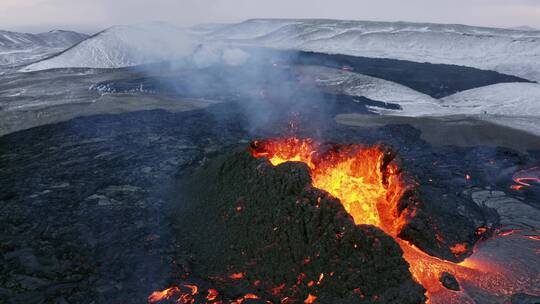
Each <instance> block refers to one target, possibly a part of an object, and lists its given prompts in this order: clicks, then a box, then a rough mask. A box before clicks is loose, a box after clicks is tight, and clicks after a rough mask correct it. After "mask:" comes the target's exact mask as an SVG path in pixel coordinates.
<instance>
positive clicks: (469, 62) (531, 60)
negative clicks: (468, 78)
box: [206, 19, 540, 81]
mask: <svg viewBox="0 0 540 304" xmlns="http://www.w3.org/2000/svg"><path fill="white" fill-rule="evenodd" d="M206 38H207V39H208V41H215V40H221V41H227V42H230V43H234V44H240V45H250V46H264V47H272V48H278V49H299V50H305V51H315V52H323V53H333V54H344V55H353V56H365V57H375V58H391V59H402V60H409V61H416V62H430V63H441V64H455V65H463V66H470V67H475V68H480V69H487V70H494V71H498V72H501V73H506V74H510V75H515V76H519V77H523V78H526V79H529V80H533V81H540V31H531V30H527V31H523V30H513V29H498V28H486V27H474V26H466V25H445V24H430V23H409V22H372V21H340V20H320V19H312V20H311V19H310V20H279V19H275V20H274V19H254V20H248V21H245V22H242V23H238V24H233V25H228V26H225V27H222V28H220V29H218V30H216V31H214V32H213V33H210V34H208V35H207V36H206Z"/></svg>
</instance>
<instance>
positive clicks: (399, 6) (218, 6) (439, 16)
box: [0, 0, 540, 32]
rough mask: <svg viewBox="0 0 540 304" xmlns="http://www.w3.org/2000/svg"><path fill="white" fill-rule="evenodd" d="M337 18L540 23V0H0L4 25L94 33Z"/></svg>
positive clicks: (1, 24) (0, 25) (508, 24)
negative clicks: (144, 26) (159, 25)
mask: <svg viewBox="0 0 540 304" xmlns="http://www.w3.org/2000/svg"><path fill="white" fill-rule="evenodd" d="M263 17H265V18H266V17H271V18H334V19H354V20H386V21H398V20H401V21H418V22H438V23H464V24H471V25H484V26H499V27H513V26H522V25H529V26H533V27H536V28H540V0H265V1H260V0H0V29H7V30H16V31H30V32H38V31H46V30H50V29H55V28H63V29H74V30H79V31H86V32H95V31H98V30H101V29H103V28H106V27H109V26H111V25H115V24H129V23H138V22H145V21H155V20H163V21H168V22H171V23H174V24H178V25H191V24H195V23H204V22H235V21H240V20H243V19H249V18H263Z"/></svg>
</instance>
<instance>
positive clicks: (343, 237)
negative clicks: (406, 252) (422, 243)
mask: <svg viewBox="0 0 540 304" xmlns="http://www.w3.org/2000/svg"><path fill="white" fill-rule="evenodd" d="M179 188H180V193H179V203H180V204H179V205H180V206H179V209H180V211H179V216H178V219H179V228H178V231H177V235H178V236H179V239H180V243H181V244H183V245H184V246H183V248H182V250H185V251H188V252H189V253H190V254H191V255H192V259H193V260H192V267H191V271H192V273H193V274H195V275H197V276H198V277H204V278H210V279H212V278H214V280H215V281H216V282H223V280H228V281H231V280H230V279H229V275H230V274H232V273H237V274H238V273H243V274H244V277H243V279H241V280H235V282H238V283H236V284H235V283H234V282H233V283H231V284H232V285H228V286H233V287H231V288H229V290H224V291H223V294H224V295H225V296H229V297H231V298H235V297H237V296H239V295H241V294H242V293H246V292H252V293H256V294H257V295H259V296H261V297H262V298H264V299H268V300H271V301H274V302H276V301H277V302H279V300H280V299H282V298H284V297H289V299H290V300H293V302H295V301H296V302H302V301H303V300H304V299H305V298H306V297H307V296H308V294H312V295H315V296H317V298H318V302H319V303H352V302H354V303H373V302H375V301H376V302H380V303H422V302H424V300H425V296H424V289H423V288H422V287H421V286H420V285H418V284H417V283H415V282H414V280H413V279H412V277H411V274H410V273H409V271H408V264H407V263H406V262H405V260H404V259H403V258H402V251H401V249H400V248H399V246H398V244H397V243H396V242H395V241H394V240H393V239H392V238H391V237H390V236H388V235H386V234H385V233H383V232H382V231H381V230H380V229H378V228H376V227H373V226H367V225H359V226H356V225H355V224H354V222H353V220H352V218H351V217H350V216H349V215H348V214H347V213H346V211H345V210H344V209H343V206H342V205H341V203H340V202H339V201H338V200H336V199H335V198H332V197H330V196H329V195H328V194H327V193H326V192H323V191H320V190H317V189H314V188H312V187H311V179H310V176H309V174H308V170H307V167H306V166H305V165H304V164H301V163H285V164H282V165H279V166H277V167H274V166H272V165H271V164H270V163H269V162H268V161H267V160H263V159H255V158H253V157H252V156H251V155H249V153H247V152H245V151H242V152H237V153H234V154H231V155H226V156H222V157H220V158H218V159H216V160H213V161H211V162H210V163H208V164H207V165H205V166H204V168H202V169H199V170H197V172H195V173H194V174H193V175H192V176H191V177H188V178H185V179H183V180H182V181H181V182H180V186H179ZM217 278H220V279H217ZM239 286H240V287H239ZM280 286H282V287H281V288H278V289H275V288H276V287H280ZM273 289H274V290H273Z"/></svg>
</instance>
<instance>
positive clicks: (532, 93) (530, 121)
mask: <svg viewBox="0 0 540 304" xmlns="http://www.w3.org/2000/svg"><path fill="white" fill-rule="evenodd" d="M397 103H398V104H400V105H401V106H402V109H401V110H388V109H381V108H375V107H372V110H373V111H375V112H378V113H380V114H383V115H392V116H406V117H420V116H429V117H443V116H455V115H462V116H471V117H475V118H477V119H482V120H486V121H490V122H492V123H495V124H499V125H505V126H508V127H511V128H514V129H519V130H523V131H526V132H529V133H532V134H536V135H538V136H540V84H537V83H499V84H495V85H490V86H485V87H481V88H476V89H472V90H467V91H463V92H460V93H457V94H454V95H450V96H448V97H445V98H442V99H440V103H439V104H438V105H432V106H431V107H419V106H417V105H416V104H408V103H400V102H397Z"/></svg>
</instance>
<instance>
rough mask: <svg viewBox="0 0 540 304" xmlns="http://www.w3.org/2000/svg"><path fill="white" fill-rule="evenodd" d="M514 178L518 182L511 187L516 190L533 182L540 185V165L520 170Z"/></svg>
mask: <svg viewBox="0 0 540 304" xmlns="http://www.w3.org/2000/svg"><path fill="white" fill-rule="evenodd" d="M512 179H513V180H514V182H515V183H516V184H515V185H512V186H511V187H510V188H512V189H514V190H521V189H523V188H524V187H530V186H531V185H532V184H533V183H536V184H539V185H540V167H534V168H530V169H526V170H521V171H518V172H516V173H515V174H514V175H513V176H512Z"/></svg>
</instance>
